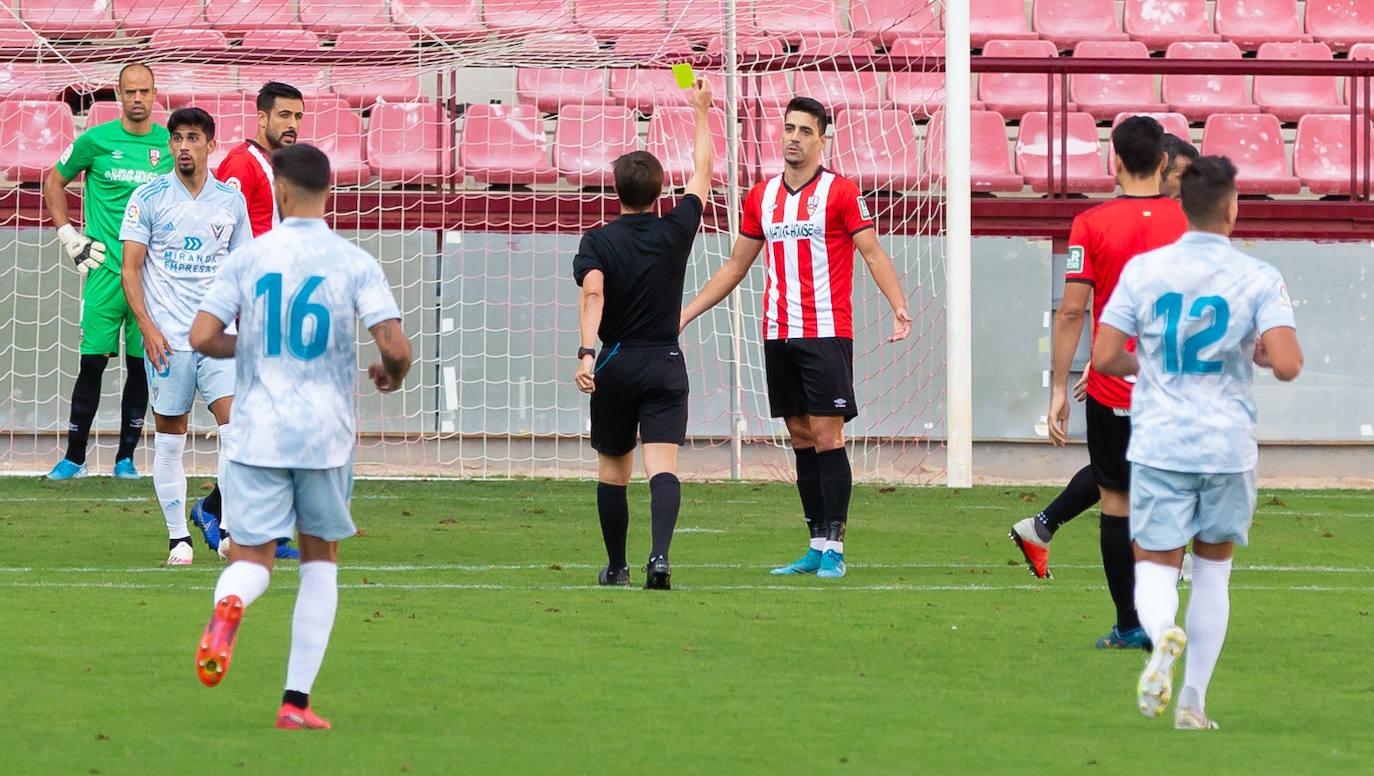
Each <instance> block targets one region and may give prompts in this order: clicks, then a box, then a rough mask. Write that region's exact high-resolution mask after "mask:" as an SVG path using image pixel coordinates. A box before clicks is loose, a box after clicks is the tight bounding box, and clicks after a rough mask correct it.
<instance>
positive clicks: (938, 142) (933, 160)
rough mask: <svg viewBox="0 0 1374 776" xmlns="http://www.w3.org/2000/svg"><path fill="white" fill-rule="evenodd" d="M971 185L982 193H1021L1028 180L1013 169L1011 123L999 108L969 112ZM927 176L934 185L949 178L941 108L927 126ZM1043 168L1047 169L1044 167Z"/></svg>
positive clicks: (942, 182) (925, 156)
mask: <svg viewBox="0 0 1374 776" xmlns="http://www.w3.org/2000/svg"><path fill="white" fill-rule="evenodd" d="M969 147H970V149H971V151H972V157H973V158H972V160H971V164H970V165H969V185H970V186H971V187H972V189H973V190H974V191H981V192H1011V193H1015V192H1019V191H1021V189H1022V188H1023V187H1024V186H1025V184H1026V180H1025V178H1023V177H1022V176H1020V175H1017V174H1016V172H1015V171H1013V170H1012V168H1011V153H1010V151H1009V149H1008V143H1007V123H1006V119H1004V118H1003V117H1002V114H1000V113H997V112H996V111H984V110H975V111H973V112H972V113H970V114H969ZM922 157H923V159H924V161H925V168H924V169H925V175H926V177H927V178H929V179H930V181H931V183H932V184H935V183H938V184H940V185H943V184H944V179H945V112H944V111H943V110H938V111H936V112H935V115H934V116H931V117H930V123H929V124H927V125H926V146H925V152H924V154H922ZM1042 169H1043V168H1042Z"/></svg>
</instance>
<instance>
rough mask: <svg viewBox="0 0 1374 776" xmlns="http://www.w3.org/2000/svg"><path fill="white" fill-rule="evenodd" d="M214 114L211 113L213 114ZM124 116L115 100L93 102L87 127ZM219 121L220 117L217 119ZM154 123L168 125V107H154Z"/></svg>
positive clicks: (87, 113)
mask: <svg viewBox="0 0 1374 776" xmlns="http://www.w3.org/2000/svg"><path fill="white" fill-rule="evenodd" d="M213 115H214V114H211V116H213ZM123 116H124V108H123V107H122V106H121V105H120V104H119V103H118V102H117V101H115V100H100V101H98V102H93V103H91V107H90V110H87V111H86V129H90V128H91V127H94V126H96V125H98V124H104V123H106V122H109V121H118V120H119V119H120V118H122V117H123ZM216 122H218V119H216ZM153 123H154V124H158V125H160V126H166V125H167V109H166V108H164V107H162V106H161V105H156V106H154V107H153Z"/></svg>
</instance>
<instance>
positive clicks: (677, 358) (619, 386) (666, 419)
mask: <svg viewBox="0 0 1374 776" xmlns="http://www.w3.org/2000/svg"><path fill="white" fill-rule="evenodd" d="M687 393H688V388H687V362H686V361H685V360H684V359H683V357H682V348H680V347H678V345H677V343H675V342H670V343H621V344H619V345H612V346H610V347H607V348H602V350H601V352H600V353H598V354H597V357H596V390H595V391H593V392H592V401H591V405H592V449H593V450H595V451H597V452H598V453H603V454H605V455H613V456H619V455H624V454H626V453H628V452H630V451H631V450H634V449H635V433H636V431H638V435H639V438H640V440H641V441H643V442H645V443H646V444H647V443H654V442H664V443H668V444H674V445H680V444H682V443H684V442H686V441H687Z"/></svg>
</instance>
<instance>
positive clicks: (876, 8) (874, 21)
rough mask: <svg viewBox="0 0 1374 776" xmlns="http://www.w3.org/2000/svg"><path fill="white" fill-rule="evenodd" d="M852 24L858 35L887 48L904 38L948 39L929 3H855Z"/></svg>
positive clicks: (901, 0) (925, 0) (926, 0)
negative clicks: (945, 37)
mask: <svg viewBox="0 0 1374 776" xmlns="http://www.w3.org/2000/svg"><path fill="white" fill-rule="evenodd" d="M849 24H850V26H851V27H853V28H854V34H855V35H861V36H863V37H866V38H872V39H873V40H876V41H878V42H879V43H881V44H882V45H884V46H891V45H892V44H893V43H894V42H896V41H897V40H898V39H900V38H941V39H942V38H943V37H944V34H943V32H942V31H941V30H940V22H939V20H938V19H937V18H936V16H935V4H934V3H931V2H929V0H851V2H850V4H849Z"/></svg>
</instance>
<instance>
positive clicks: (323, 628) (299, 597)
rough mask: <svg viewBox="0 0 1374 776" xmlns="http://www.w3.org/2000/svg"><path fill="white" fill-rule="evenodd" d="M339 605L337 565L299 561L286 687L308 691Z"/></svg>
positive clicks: (321, 661)
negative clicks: (299, 575) (299, 567)
mask: <svg viewBox="0 0 1374 776" xmlns="http://www.w3.org/2000/svg"><path fill="white" fill-rule="evenodd" d="M338 608H339V565H338V564H337V563H330V562H328V561H319V560H316V561H310V562H309V563H302V564H301V589H300V592H299V593H297V594H296V611H295V613H294V614H292V615H291V657H290V658H289V659H288V660H287V661H286V689H288V690H295V691H296V692H303V693H305V694H306V695H309V694H310V688H311V686H312V685H314V684H315V677H316V676H318V675H319V673H320V664H321V663H323V662H324V650H325V648H326V647H328V646H329V632H330V631H331V630H333V629H334V612H335V610H337V609H338Z"/></svg>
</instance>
